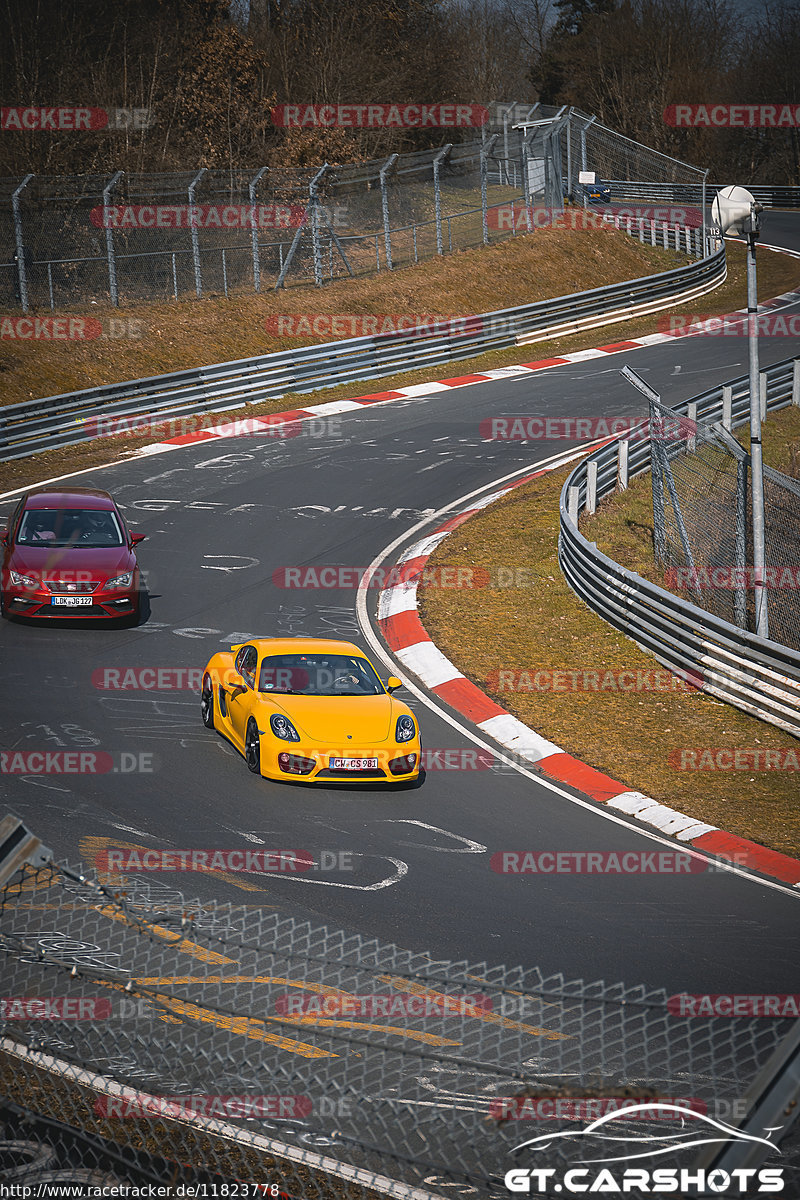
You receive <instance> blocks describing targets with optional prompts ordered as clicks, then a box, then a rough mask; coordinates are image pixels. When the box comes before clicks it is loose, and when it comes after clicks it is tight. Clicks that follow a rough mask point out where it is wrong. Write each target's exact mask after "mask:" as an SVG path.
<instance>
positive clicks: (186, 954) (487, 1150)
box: [0, 819, 800, 1200]
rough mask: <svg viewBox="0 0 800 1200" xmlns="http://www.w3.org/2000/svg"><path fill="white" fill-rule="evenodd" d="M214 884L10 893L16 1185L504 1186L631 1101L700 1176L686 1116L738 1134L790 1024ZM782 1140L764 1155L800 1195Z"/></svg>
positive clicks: (296, 1190)
mask: <svg viewBox="0 0 800 1200" xmlns="http://www.w3.org/2000/svg"><path fill="white" fill-rule="evenodd" d="M12 823H13V819H12ZM113 861H114V860H112V859H108V862H113ZM246 878H247V879H248V880H250V881H251V882H254V883H256V884H259V883H260V884H262V885H264V884H267V885H268V884H269V879H267V880H265V879H264V876H263V875H262V876H259V875H257V874H255V875H254V874H249V875H247V876H246ZM214 883H215V879H214V878H213V877H211V878H209V879H207V881H206V883H205V886H204V889H203V890H204V892H205V898H204V899H197V898H196V899H188V898H186V897H185V896H184V895H183V894H181V893H180V892H179V891H178V890H177V889H176V888H174V887H172V886H171V885H169V884H165V883H163V882H157V881H155V880H153V879H152V877H148V876H143V875H141V874H140V873H137V872H135V871H133V872H132V871H130V870H128V871H123V872H119V871H116V872H109V869H108V866H107V864H106V865H104V866H102V867H101V868H100V869H99V877H98V874H97V873H95V871H91V872H86V873H85V874H84V872H83V871H82V870H78V869H71V868H68V867H65V866H60V865H56V864H54V863H52V862H48V863H45V864H44V865H42V866H37V867H32V866H30V865H24V866H22V867H21V868H20V869H19V870H18V871H17V872H16V874H14V875H13V876H11V877H10V878H9V879H8V881H7V882H6V884H5V886H4V887H3V889H2V891H0V939H1V941H0V947H1V948H2V952H3V958H4V993H5V994H4V997H3V999H2V1002H1V1003H0V1009H1V1010H2V1015H3V1018H4V1019H3V1022H2V1035H3V1040H2V1043H0V1080H2V1083H1V1084H0V1093H2V1095H3V1096H4V1097H5V1100H4V1101H3V1102H2V1109H3V1116H4V1117H5V1118H6V1120H7V1126H6V1135H7V1136H9V1130H12V1131H13V1132H12V1133H11V1137H12V1138H14V1139H15V1140H16V1141H17V1142H19V1141H20V1140H22V1141H27V1142H28V1143H34V1147H33V1148H30V1147H29V1148H28V1150H23V1149H22V1148H20V1147H19V1146H17V1151H16V1153H17V1159H18V1160H19V1161H18V1164H17V1166H18V1174H17V1175H16V1176H15V1178H16V1179H17V1181H18V1182H19V1183H25V1184H32V1183H35V1182H36V1181H37V1176H38V1178H39V1179H41V1178H44V1177H46V1173H47V1172H52V1171H62V1172H64V1171H67V1172H68V1171H76V1170H82V1171H93V1172H106V1173H111V1174H112V1175H113V1176H114V1177H115V1178H116V1179H117V1180H121V1181H125V1182H131V1181H133V1182H141V1181H142V1180H146V1181H153V1180H157V1181H159V1182H169V1183H172V1184H173V1185H174V1184H179V1183H183V1184H186V1183H197V1182H198V1181H200V1182H202V1181H206V1182H208V1181H209V1180H210V1181H212V1182H216V1183H217V1184H218V1185H220V1184H222V1183H225V1184H231V1183H232V1182H234V1181H238V1183H239V1184H242V1183H248V1184H251V1185H256V1184H257V1185H261V1186H262V1187H263V1188H264V1189H265V1190H266V1194H271V1195H274V1194H277V1193H278V1192H280V1193H281V1194H283V1195H285V1196H289V1197H292V1198H299V1197H303V1198H308V1200H316V1198H317V1197H319V1198H325V1200H327V1198H328V1197H334V1196H335V1197H351V1198H353V1200H356V1198H358V1200H360V1198H362V1197H371V1196H376V1195H383V1196H393V1197H397V1198H398V1200H429V1198H430V1197H443V1196H451V1197H452V1196H455V1197H459V1198H460V1197H464V1198H468V1197H473V1196H480V1197H483V1196H507V1195H508V1194H509V1192H508V1189H507V1187H506V1186H505V1182H504V1181H505V1177H506V1173H507V1172H508V1171H509V1170H511V1169H513V1168H528V1167H532V1166H535V1167H536V1168H541V1167H547V1168H552V1169H554V1170H562V1169H565V1168H566V1167H567V1166H568V1165H570V1164H573V1165H574V1164H575V1163H577V1162H578V1161H579V1160H580V1159H581V1156H582V1155H583V1154H584V1147H583V1146H582V1145H581V1140H580V1138H578V1137H573V1138H556V1137H543V1135H545V1134H552V1133H554V1131H562V1132H563V1131H564V1130H570V1129H571V1130H573V1131H574V1130H576V1129H577V1130H582V1129H583V1128H584V1126H585V1125H586V1124H587V1123H588V1121H589V1120H590V1119H592V1118H593V1117H596V1116H597V1115H598V1114H599V1113H600V1112H612V1111H617V1110H618V1109H625V1108H629V1107H630V1106H631V1105H635V1104H638V1103H640V1102H641V1103H645V1102H646V1104H647V1105H648V1107H647V1108H646V1109H645V1110H640V1111H637V1112H634V1113H633V1114H629V1115H627V1116H626V1115H623V1116H621V1117H618V1118H616V1119H615V1121H614V1125H613V1126H612V1130H613V1131H614V1132H616V1134H617V1135H618V1136H620V1137H624V1138H626V1139H631V1141H632V1142H633V1143H635V1142H637V1140H639V1139H641V1138H644V1137H654V1136H663V1137H669V1138H671V1139H672V1140H673V1141H674V1153H672V1154H664V1155H663V1158H662V1159H661V1160H660V1161H659V1165H661V1166H665V1165H673V1164H674V1163H675V1162H679V1163H680V1165H681V1166H684V1167H689V1166H691V1160H692V1157H693V1154H694V1151H687V1150H686V1149H684V1150H683V1151H681V1150H680V1142H681V1139H682V1138H686V1136H687V1124H688V1126H691V1127H692V1132H693V1133H697V1131H698V1130H701V1131H702V1130H703V1129H706V1128H707V1124H706V1122H707V1119H709V1118H711V1119H714V1120H723V1121H726V1122H727V1123H729V1124H738V1123H739V1120H740V1119H743V1117H744V1114H745V1112H746V1111H747V1109H748V1106H749V1104H750V1101H749V1100H748V1099H747V1097H748V1089H749V1087H750V1085H751V1083H752V1081H753V1080H754V1078H755V1077H756V1076H757V1075H758V1074H759V1072H760V1071H761V1070H762V1069H763V1068H765V1066H766V1065H767V1064H768V1063H770V1061H772V1060H773V1056H775V1055H778V1054H780V1052H781V1050H780V1048H781V1046H782V1044H783V1041H784V1039H785V1038H786V1037H787V1035H788V1034H790V1033H791V1030H792V1028H793V1023H792V1021H791V1020H788V1019H775V1018H774V1016H773V1018H772V1019H768V1020H764V1019H758V1017H753V1016H752V1015H750V1016H747V1017H737V1016H731V1015H725V1016H713V1015H708V1014H706V1015H704V1016H700V1017H698V1016H697V1015H696V1014H695V1015H692V1013H693V1011H694V1010H693V1009H692V1008H691V1005H690V1004H689V1005H688V1006H687V1005H686V1002H685V1001H684V1000H682V999H681V998H680V997H677V998H676V997H668V996H667V995H666V994H665V993H664V992H663V991H659V990H652V989H647V988H645V987H642V986H637V985H635V984H632V983H626V984H622V983H617V984H607V983H604V982H602V981H596V982H583V981H580V980H571V981H567V980H565V979H564V978H562V977H561V976H549V977H545V976H544V975H543V974H542V973H541V972H540V971H538V970H537V969H536V968H535V967H534V966H532V965H528V966H524V967H523V966H520V967H516V968H515V967H501V966H496V967H493V966H487V965H486V964H485V963H482V964H469V963H468V962H443V961H441V960H439V959H437V958H432V957H431V956H429V955H427V954H425V953H421V952H412V951H407V950H404V949H402V948H400V947H398V946H395V945H387V944H384V943H381V942H379V941H377V940H372V939H369V938H365V937H363V936H361V935H358V934H352V933H346V932H344V931H338V930H334V929H327V928H318V927H313V926H311V925H309V924H307V923H301V922H298V921H295V920H293V919H290V918H287V917H284V916H282V915H281V914H280V913H278V912H276V911H275V910H274V908H272V907H266V908H262V907H261V906H260V905H258V904H250V905H247V906H244V905H241V906H232V905H230V904H226V903H222V902H220V901H218V900H214V899H210V898H208V896H209V891H213V886H212V885H213V884H214ZM556 1101H561V1105H560V1107H557V1106H556V1103H555V1102H556ZM668 1104H676V1105H678V1106H679V1107H681V1108H682V1109H683V1110H686V1109H689V1110H690V1112H691V1113H694V1114H695V1116H690V1117H689V1118H688V1121H685V1122H684V1123H682V1122H681V1118H680V1115H679V1114H677V1113H675V1112H674V1111H672V1110H670V1109H668V1108H664V1107H663V1106H664V1105H668ZM695 1119H696V1121H697V1125H695ZM789 1124H790V1122H789V1121H788V1120H787V1121H785V1122H783V1123H782V1126H781V1129H779V1130H778V1131H777V1132H773V1134H772V1139H773V1141H774V1143H775V1150H774V1151H771V1150H769V1149H768V1148H767V1149H766V1150H765V1149H764V1148H763V1147H762V1152H763V1153H764V1156H765V1159H766V1161H768V1162H770V1163H771V1164H772V1165H775V1164H776V1163H777V1164H779V1165H780V1166H782V1167H784V1168H785V1170H786V1171H787V1190H786V1193H785V1194H787V1195H792V1194H795V1193H794V1192H792V1190H791V1182H792V1180H793V1181H794V1182H795V1183H797V1182H798V1172H797V1167H798V1159H799V1158H800V1147H798V1144H797V1140H796V1138H795V1139H794V1140H793V1139H792V1135H791V1134H788V1135H787V1136H784V1135H785V1134H786V1131H787V1130H788V1126H789ZM537 1136H539V1137H542V1145H541V1149H539V1148H538V1147H537V1148H535V1149H531V1148H530V1147H528V1148H522V1149H519V1147H520V1144H521V1143H525V1142H527V1141H528V1140H529V1139H531V1138H535V1137H537ZM779 1143H780V1149H779V1148H778V1144H779ZM618 1144H619V1143H609V1142H608V1141H606V1142H605V1143H603V1142H602V1141H601V1142H600V1143H599V1145H598V1146H597V1147H595V1146H593V1147H592V1148H593V1149H595V1148H596V1149H597V1153H598V1156H599V1161H600V1163H601V1165H602V1164H603V1162H605V1164H606V1165H607V1166H611V1167H612V1168H614V1169H615V1170H617V1169H619V1164H618V1162H614V1161H612V1160H613V1156H614V1155H615V1154H617V1153H618V1150H617V1148H616V1147H618ZM37 1147H38V1148H37ZM632 1152H634V1151H633V1150H632ZM10 1153H11V1152H10V1151H9V1150H8V1148H6V1157H5V1159H4V1160H3V1161H4V1165H5V1166H6V1167H7V1164H8V1162H9V1155H10ZM687 1156H688V1157H687ZM789 1176H791V1179H789ZM270 1189H274V1190H270ZM45 1194H46V1193H45ZM209 1194H211V1193H210V1192H209ZM217 1194H223V1193H222V1192H220V1191H218V1192H217ZM228 1194H233V1193H230V1192H229V1193H228ZM240 1194H245V1193H240ZM250 1194H251V1195H252V1194H254V1193H253V1192H251V1193H250ZM262 1194H263V1193H262Z"/></svg>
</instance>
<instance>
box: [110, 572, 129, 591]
mask: <svg viewBox="0 0 800 1200" xmlns="http://www.w3.org/2000/svg"><path fill="white" fill-rule="evenodd" d="M132 583H133V571H126V572H125V574H124V575H115V576H114V578H113V579H109V581H108V583H107V584H106V591H110V590H111V588H126V587H130V586H131V584H132Z"/></svg>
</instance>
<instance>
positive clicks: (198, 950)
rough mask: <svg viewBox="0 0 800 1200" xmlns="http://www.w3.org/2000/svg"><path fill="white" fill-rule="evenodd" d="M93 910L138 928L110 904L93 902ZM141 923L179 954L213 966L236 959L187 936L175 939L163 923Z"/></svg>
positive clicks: (138, 925) (136, 923) (135, 922)
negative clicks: (209, 948)
mask: <svg viewBox="0 0 800 1200" xmlns="http://www.w3.org/2000/svg"><path fill="white" fill-rule="evenodd" d="M92 909H93V910H94V912H97V913H100V916H101V917H108V918H109V919H110V920H111V921H121V922H122V923H123V924H124V925H129V926H130V927H131V928H132V929H138V928H140V927H141V926H140V923H139V922H138V921H136V920H134V919H133V917H129V916H128V914H127V913H124V912H121V911H120V910H119V909H118V908H114V907H113V905H111V904H106V905H102V906H101V905H99V904H93V905H92ZM141 925H142V926H144V928H145V929H146V930H147V931H148V933H154V934H155V935H156V937H160V938H163V939H164V940H165V941H167V942H169V943H170V946H171V948H172V949H173V950H179V951H180V952H181V954H191V956H192V958H197V959H199V960H200V962H207V963H211V964H213V965H214V966H218V967H221V966H222V964H223V963H232V962H235V961H236V960H235V959H233V958H226V957H225V955H224V954H217V952H216V950H208V949H207V948H206V947H205V946H198V944H197V942H190V941H189V939H188V938H181V939H180V941H175V930H174V929H167V927H166V926H165V925H150V924H149V923H148V922H147V921H143V922H141Z"/></svg>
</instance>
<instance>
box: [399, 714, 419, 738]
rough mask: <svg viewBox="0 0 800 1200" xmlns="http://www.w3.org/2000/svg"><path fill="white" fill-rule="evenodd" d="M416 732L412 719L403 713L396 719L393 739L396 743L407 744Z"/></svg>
mask: <svg viewBox="0 0 800 1200" xmlns="http://www.w3.org/2000/svg"><path fill="white" fill-rule="evenodd" d="M416 732H417V727H416V725H415V724H414V721H413V718H411V717H409V716H407V714H406V713H403V715H402V716H400V717H398V718H397V724H396V725H395V729H394V737H395V741H397V742H409V741H410V740H411V738H413V736H414V734H415V733H416Z"/></svg>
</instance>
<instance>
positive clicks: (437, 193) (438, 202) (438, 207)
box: [433, 142, 453, 254]
mask: <svg viewBox="0 0 800 1200" xmlns="http://www.w3.org/2000/svg"><path fill="white" fill-rule="evenodd" d="M452 149H453V146H452V143H451V142H448V143H447V145H446V146H445V147H443V149H441V150H440V151H439V153H438V154H437V155H436V156H435V157H434V160H433V203H434V208H435V211H436V253H437V254H444V250H443V248H442V193H441V189H440V187H439V164H440V163H441V162H442V161H443V160H444V159H445V158H447V156H448V154H449V153H450V151H451V150H452Z"/></svg>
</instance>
